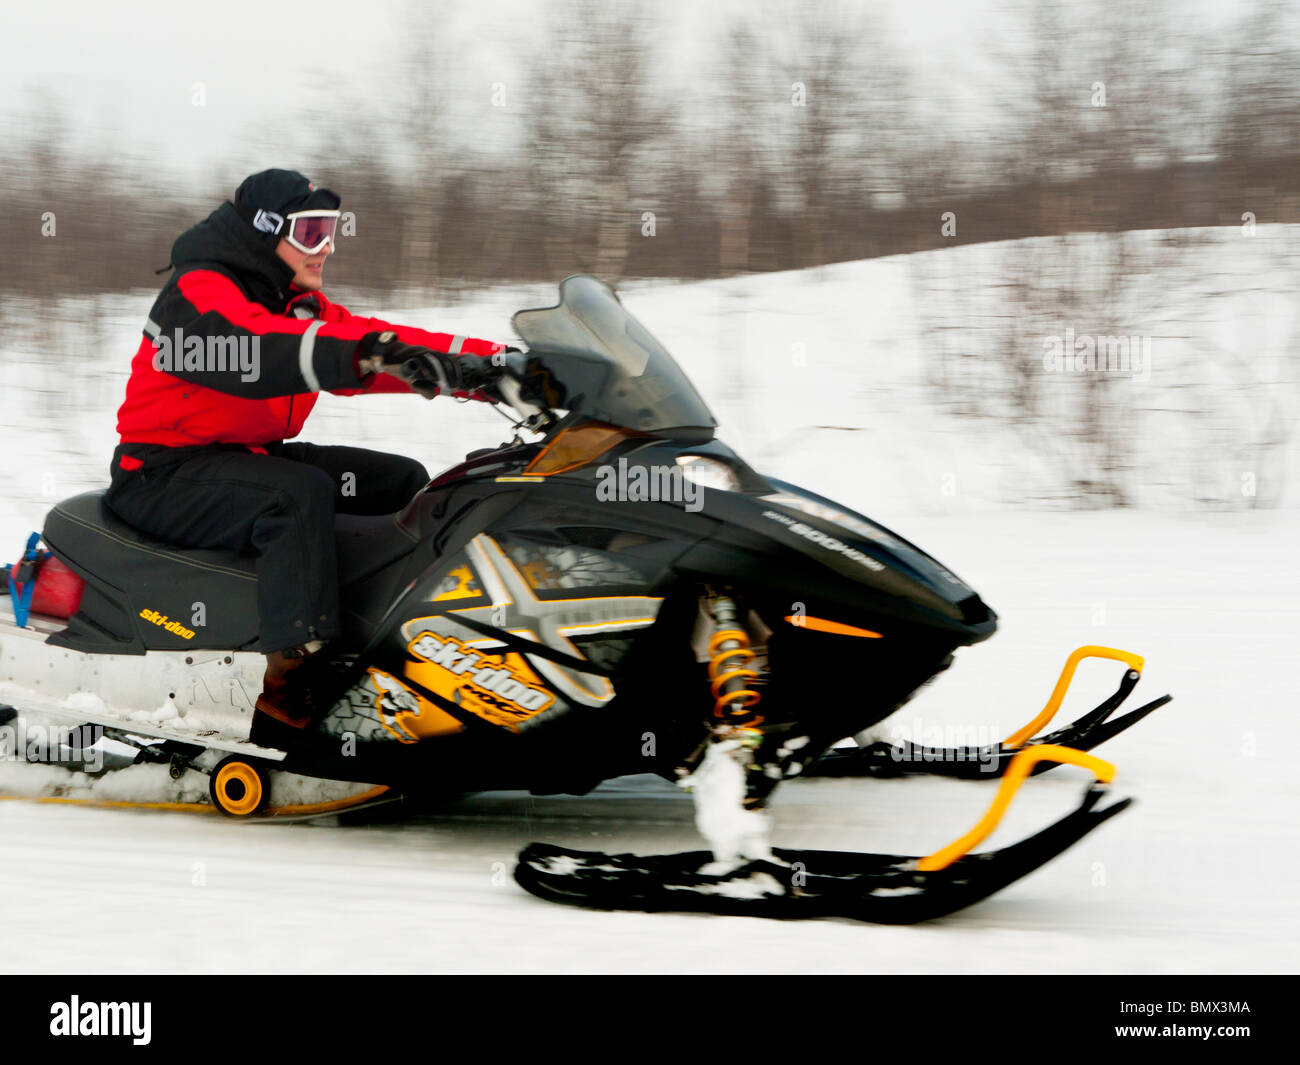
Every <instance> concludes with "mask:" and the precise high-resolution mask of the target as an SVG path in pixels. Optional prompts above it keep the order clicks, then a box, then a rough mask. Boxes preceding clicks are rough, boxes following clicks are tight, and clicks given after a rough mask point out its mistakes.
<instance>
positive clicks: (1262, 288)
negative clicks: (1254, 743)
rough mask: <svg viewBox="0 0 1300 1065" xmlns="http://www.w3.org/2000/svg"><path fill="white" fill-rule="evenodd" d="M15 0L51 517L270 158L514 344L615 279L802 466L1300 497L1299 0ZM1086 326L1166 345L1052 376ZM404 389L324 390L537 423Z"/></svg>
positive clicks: (971, 490) (6, 214)
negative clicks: (321, 190) (161, 319)
mask: <svg viewBox="0 0 1300 1065" xmlns="http://www.w3.org/2000/svg"><path fill="white" fill-rule="evenodd" d="M3 19H4V33H3V34H0V90H2V94H0V137H2V138H3V143H4V151H3V154H2V155H0V248H3V254H0V348H3V349H4V351H5V359H4V366H3V371H2V372H0V381H2V382H3V385H4V389H5V403H4V408H3V410H2V411H0V418H3V419H4V420H5V421H6V422H7V423H8V424H9V425H11V426H12V427H14V428H15V429H17V430H21V431H22V432H35V433H40V432H46V433H47V436H46V437H45V446H44V454H43V456H42V457H41V459H40V460H39V461H36V460H34V459H33V457H32V456H31V455H24V456H23V458H22V460H21V461H19V460H18V459H17V458H16V457H15V455H14V453H13V451H12V450H11V452H10V454H9V455H8V456H7V457H6V458H5V459H4V461H3V483H0V489H3V493H4V495H5V498H6V499H7V500H8V501H9V503H10V505H11V506H12V505H17V501H20V500H24V499H27V500H29V501H30V506H29V507H27V508H26V511H25V515H26V516H25V517H24V521H25V522H27V523H29V524H30V522H31V521H33V520H36V519H37V518H39V511H40V509H41V504H42V502H44V504H45V505H48V501H49V499H50V498H51V497H52V496H61V495H63V494H67V492H70V491H72V490H75V489H77V488H80V487H85V486H93V485H94V484H96V483H102V482H103V480H104V477H105V476H106V470H104V469H101V466H100V465H97V464H103V463H106V462H107V458H108V454H109V451H110V450H111V445H112V443H113V436H114V434H113V431H112V421H113V413H114V411H115V408H116V404H117V402H119V401H120V397H121V390H122V386H123V384H124V381H125V373H126V369H127V365H128V361H129V358H130V354H131V352H132V351H133V350H134V348H135V346H136V344H137V343H138V329H139V326H140V323H141V322H142V321H143V317H144V313H145V311H146V310H147V307H148V303H149V300H150V294H151V293H152V292H154V291H156V287H157V286H158V285H159V284H160V283H161V280H162V278H161V277H157V276H155V271H157V270H158V269H159V268H161V267H164V266H165V265H166V264H167V263H168V261H169V249H170V246H171V242H172V241H173V240H174V239H175V237H176V236H177V235H178V234H179V232H180V231H181V230H182V229H184V228H186V227H187V226H189V225H191V224H193V223H194V222H195V221H197V220H198V219H199V218H201V217H203V216H204V215H206V214H207V213H208V212H209V211H210V210H211V209H212V208H213V207H215V206H216V205H217V204H218V203H219V202H220V201H221V200H223V199H226V198H229V197H230V196H232V195H233V190H234V188H235V186H236V185H237V184H238V182H239V181H240V180H241V179H242V178H243V177H244V176H245V175H246V174H248V173H250V172H252V171H255V170H259V169H262V168H264V167H268V166H285V167H292V168H295V169H300V170H303V171H304V172H306V173H308V174H309V175H310V176H311V177H312V178H313V179H314V180H316V181H318V182H321V183H324V184H327V185H329V186H330V187H332V188H334V189H336V190H338V191H340V192H341V194H342V195H343V199H344V203H343V207H344V209H345V210H347V211H349V212H351V213H352V214H351V222H350V225H349V226H348V227H347V228H346V232H348V233H350V234H351V235H348V236H345V237H344V238H343V239H342V240H341V241H340V248H339V253H338V254H337V255H336V256H335V257H334V258H332V259H331V261H330V264H329V270H328V272H327V290H328V291H329V292H330V293H331V294H332V295H333V296H334V297H335V298H336V299H340V300H342V301H343V302H344V303H346V304H349V305H356V306H358V307H360V308H361V309H365V310H368V311H370V312H372V313H377V312H380V311H384V312H387V313H390V314H392V315H394V316H399V315H405V319H403V318H402V317H398V320H409V321H413V322H416V323H417V324H432V325H438V324H440V323H445V322H448V321H454V322H456V323H458V324H460V325H463V326H465V327H470V326H472V327H473V328H475V329H476V330H477V331H478V333H479V335H487V336H490V337H493V338H496V337H499V336H505V335H508V332H509V327H508V316H509V313H510V312H512V311H513V310H515V309H517V308H518V307H520V306H524V305H536V304H539V303H549V302H552V298H553V292H554V288H553V286H554V284H555V282H557V281H558V280H559V279H561V278H562V277H564V276H566V275H567V274H570V273H574V272H592V273H596V274H597V275H599V276H600V277H602V278H604V279H605V280H607V281H609V282H611V283H613V284H615V285H617V286H619V287H620V291H622V292H623V293H624V295H625V298H626V299H628V300H629V306H630V307H631V308H632V309H633V311H634V313H637V314H639V315H640V316H641V317H642V320H643V321H645V323H646V324H647V325H648V327H649V328H650V329H651V331H652V332H656V333H658V334H660V335H661V338H662V339H664V340H665V341H666V342H669V343H670V347H671V348H672V349H673V350H675V351H676V352H677V353H678V355H679V358H681V360H682V361H683V362H684V364H685V365H686V368H687V371H688V373H690V374H691V375H692V376H693V377H695V378H696V379H697V381H698V382H699V384H700V385H701V388H702V390H703V391H704V393H705V395H706V397H707V398H708V399H709V400H710V401H711V402H712V403H714V405H715V407H716V408H717V410H718V413H719V415H720V417H721V418H722V421H723V422H724V428H725V429H726V430H727V431H728V432H730V434H731V438H732V440H733V441H734V442H735V443H737V444H738V445H741V446H742V447H743V446H748V447H749V448H750V453H749V455H748V457H749V458H750V459H751V461H753V462H755V463H756V464H761V463H762V462H764V461H766V462H767V463H768V465H769V466H771V465H772V464H775V465H776V466H778V467H780V466H781V465H782V464H783V463H787V462H790V463H795V459H796V457H797V458H798V460H799V461H798V463H795V465H794V466H793V467H792V468H787V469H778V470H777V471H776V472H783V473H785V474H786V475H791V474H793V473H799V472H802V471H803V469H804V468H811V469H813V470H814V471H815V470H816V469H817V468H818V467H819V466H820V465H822V463H821V461H820V458H819V456H821V455H822V454H823V453H827V454H830V453H833V454H835V455H838V456H842V455H844V454H845V453H848V454H850V455H857V456H859V457H860V458H863V459H865V457H866V455H867V454H868V453H869V454H870V456H871V458H870V461H869V462H861V463H858V465H859V466H863V467H866V469H865V470H864V471H863V473H862V476H865V477H866V478H867V480H866V483H865V484H864V486H863V491H862V494H863V495H869V496H871V497H873V498H877V499H887V500H891V501H893V502H894V503H903V502H904V501H905V509H913V510H920V511H927V510H934V509H936V508H937V509H951V508H953V507H962V506H977V507H978V506H984V505H991V504H999V505H1004V504H1008V503H1014V504H1020V503H1024V504H1029V505H1033V506H1053V507H1061V506H1064V507H1111V506H1160V507H1175V508H1183V507H1189V508H1205V507H1213V508H1219V509H1222V508H1228V509H1238V508H1255V507H1274V506H1277V505H1279V504H1281V503H1282V502H1283V501H1284V500H1285V498H1286V495H1287V493H1286V470H1287V461H1288V453H1289V452H1290V451H1292V450H1293V445H1294V439H1295V433H1294V429H1295V423H1296V398H1297V397H1296V373H1295V360H1294V355H1293V353H1294V351H1295V349H1296V341H1297V338H1298V337H1300V319H1297V317H1296V314H1295V302H1296V301H1295V297H1294V293H1295V292H1296V288H1297V286H1296V280H1297V276H1298V271H1300V257H1297V252H1296V250H1295V249H1296V235H1297V233H1298V232H1300V230H1297V229H1296V228H1295V227H1296V225H1297V224H1300V167H1298V166H1297V163H1298V162H1300V77H1297V72H1298V71H1300V32H1297V31H1300V7H1298V6H1297V5H1296V4H1294V3H1283V2H1279V0H1242V2H1234V3H1229V4H1225V3H1217V4H1216V3H1209V2H1202V0H1142V2H1127V0H1105V2H1101V0H1084V2H1079V0H1071V2H1068V3H1066V2H1054V0H1047V2H1038V0H979V2H970V3H964V2H957V0H953V2H931V3H925V2H917V0H858V2H840V3H815V4H814V3H799V2H793V0H785V2H767V3H760V4H752V3H741V2H739V0H735V2H729V3H719V4H713V5H701V4H698V3H689V2H669V3H664V4H654V5H650V4H636V3H629V2H626V0H603V2H595V0H552V2H546V3H525V2H513V3H505V2H500V0H497V2H484V0H473V2H469V0H443V2H439V3H433V4H426V3H402V2H397V0H373V2H370V3H367V4H365V5H357V4H355V3H350V2H344V0H321V2H318V3H314V4H313V5H311V8H310V10H309V12H304V13H303V14H301V15H295V16H292V17H289V18H287V19H283V18H281V17H280V16H279V15H276V16H275V17H271V14H270V13H269V12H268V11H267V10H266V9H265V8H264V7H263V6H262V5H258V4H255V3H251V2H244V0H237V2H233V3H228V4H223V5H222V7H221V9H220V11H217V10H213V9H201V8H200V9H190V8H186V9H180V8H177V7H176V5H175V4H174V3H152V2H137V3H133V4H127V5H124V6H122V7H115V8H112V9H109V8H105V7H103V6H101V5H96V4H91V3H70V4H67V5H61V6H60V7H59V8H58V9H57V10H55V9H53V8H42V7H40V6H39V5H25V6H23V7H21V8H17V7H11V8H9V9H7V10H6V12H5V14H4V16H3ZM832 264H841V265H832ZM1067 330H1069V331H1070V332H1069V333H1067ZM1063 337H1068V338H1070V339H1073V338H1074V337H1084V338H1098V342H1099V343H1102V342H1105V341H1107V340H1108V339H1110V338H1120V339H1122V340H1123V341H1124V342H1125V343H1126V344H1128V343H1129V342H1130V340H1131V344H1132V349H1133V351H1134V352H1135V353H1136V352H1138V351H1142V352H1143V353H1144V355H1145V360H1146V361H1145V362H1144V363H1141V364H1134V367H1128V366H1127V365H1126V367H1124V368H1121V371H1120V372H1113V371H1114V366H1112V367H1111V368H1110V370H1106V369H1105V359H1104V357H1103V359H1102V365H1103V369H1102V370H1090V369H1089V368H1088V366H1087V365H1086V364H1085V363H1083V362H1080V363H1079V365H1078V369H1077V370H1073V371H1072V370H1070V369H1067V370H1065V371H1062V370H1060V369H1059V368H1058V369H1057V370H1055V371H1053V370H1052V369H1051V368H1049V367H1046V366H1045V360H1044V355H1045V352H1046V351H1048V350H1049V349H1050V348H1051V345H1052V342H1053V341H1052V338H1063ZM1085 343H1086V341H1085ZM1111 347H1112V349H1113V348H1114V345H1113V344H1112V345H1111ZM327 409H329V408H328V404H327V405H325V407H324V408H323V411H324V410H327ZM390 409H391V410H392V411H397V410H398V408H390ZM375 410H376V408H368V410H367V411H366V412H365V413H358V412H356V411H351V412H348V413H347V414H346V415H344V414H338V415H337V417H338V418H340V419H343V420H342V421H337V422H335V421H329V422H327V423H326V424H327V425H328V427H329V428H330V430H331V431H333V430H334V429H337V430H338V431H339V433H340V434H342V435H353V438H354V439H355V435H354V434H356V433H358V432H361V433H364V434H366V435H368V436H370V437H372V438H373V439H374V440H375V441H376V442H377V443H378V444H381V445H382V444H388V445H389V446H396V447H397V448H398V449H399V450H402V449H405V450H408V451H409V450H412V449H413V448H412V446H411V439H412V437H418V438H419V439H420V440H422V441H423V444H422V445H421V446H423V447H425V448H428V449H432V450H433V451H434V452H435V458H436V459H446V460H448V461H450V460H452V459H454V458H455V457H456V453H457V452H459V451H460V450H464V449H465V448H468V447H472V446H478V445H479V444H481V443H483V442H484V441H483V440H481V439H477V437H476V433H477V432H478V430H477V429H467V426H470V425H474V426H479V425H487V424H491V425H492V426H494V427H497V426H500V427H504V426H503V423H499V422H497V421H496V420H495V419H492V418H491V417H490V416H489V417H488V420H487V421H486V422H484V421H482V420H481V419H480V415H479V413H478V412H476V413H474V414H472V415H470V416H468V418H467V419H466V418H461V419H457V418H456V417H453V416H452V415H451V414H448V413H447V412H445V411H442V410H441V405H440V406H439V408H438V414H439V415H441V416H440V417H438V418H434V417H432V416H424V415H423V412H421V417H420V418H418V419H417V418H416V417H415V416H413V415H412V414H411V412H410V410H409V408H403V409H401V411H400V413H397V414H393V415H392V416H393V417H394V418H397V419H398V421H402V422H406V423H412V422H415V421H419V422H420V423H421V425H420V426H418V427H413V426H411V425H409V424H408V426H407V427H406V429H405V430H404V433H403V434H402V435H393V434H396V432H397V431H396V430H395V429H393V428H392V427H391V425H389V427H388V428H387V429H384V428H383V426H384V425H388V424H389V423H388V417H387V415H386V416H385V417H384V418H377V417H376V416H375ZM325 417H326V418H327V419H328V418H332V417H336V416H335V415H333V414H327V415H325ZM363 420H364V422H365V424H364V425H363V424H362V423H363ZM424 422H436V423H437V427H432V426H425V425H423V423H424ZM381 423H382V424H381ZM448 423H451V424H452V429H451V430H448V429H447V425H448ZM316 424H317V423H315V422H314V423H313V425H314V426H315V425H316ZM50 428H55V429H57V430H58V433H57V436H56V437H55V438H51V436H50V435H48V430H49V429H50ZM385 431H386V432H388V433H389V434H390V435H389V436H384V435H383V434H384V432H385ZM483 431H484V432H487V430H486V429H485V430H483ZM918 434H920V435H919V436H918ZM316 435H317V437H319V436H320V433H319V432H317V434H316ZM489 435H490V434H489ZM470 437H474V439H469V438H470ZM403 441H405V442H406V443H407V446H406V447H405V448H402V447H401V446H400V445H401V444H402V443H403ZM488 442H491V441H488ZM60 449H62V450H63V451H64V452H65V454H64V457H63V459H59V458H58V457H57V453H58V452H59V451H60ZM803 479H804V480H805V481H809V480H810V479H811V480H812V481H813V482H814V486H816V484H815V482H816V480H817V477H816V473H815V472H814V473H813V474H812V475H811V478H810V476H809V475H808V474H807V473H805V475H804V477H803ZM821 487H826V485H821ZM841 494H843V493H842V492H841Z"/></svg>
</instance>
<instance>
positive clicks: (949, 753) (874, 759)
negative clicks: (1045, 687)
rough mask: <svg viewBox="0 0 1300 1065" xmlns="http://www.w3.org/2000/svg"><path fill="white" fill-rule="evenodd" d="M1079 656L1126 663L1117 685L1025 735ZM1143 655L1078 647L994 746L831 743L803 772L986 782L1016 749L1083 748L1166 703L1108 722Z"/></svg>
mask: <svg viewBox="0 0 1300 1065" xmlns="http://www.w3.org/2000/svg"><path fill="white" fill-rule="evenodd" d="M1085 658H1110V659H1114V660H1116V661H1121V662H1124V663H1126V664H1127V665H1128V666H1129V669H1128V670H1126V671H1125V673H1124V676H1123V677H1122V678H1121V679H1120V682H1119V687H1118V688H1117V689H1116V690H1115V693H1114V694H1113V695H1111V696H1110V697H1109V698H1108V699H1106V700H1104V701H1103V702H1101V703H1099V704H1098V705H1097V706H1096V707H1095V708H1094V709H1092V710H1089V711H1088V712H1087V713H1086V714H1084V715H1083V716H1082V717H1079V718H1078V719H1076V720H1075V721H1073V722H1071V723H1070V724H1068V725H1066V726H1065V727H1064V728H1060V729H1057V730H1056V731H1055V732H1051V733H1048V734H1046V735H1044V736H1037V737H1034V738H1033V739H1030V737H1031V736H1033V735H1034V733H1035V732H1037V731H1038V730H1039V729H1040V728H1042V727H1043V726H1044V725H1045V724H1047V722H1048V721H1050V720H1051V719H1052V717H1053V716H1054V715H1055V713H1056V711H1057V710H1058V709H1059V708H1060V705H1061V702H1062V701H1063V700H1064V698H1065V693H1066V691H1067V690H1068V688H1069V686H1070V681H1071V679H1072V678H1073V676H1074V671H1075V668H1076V667H1077V666H1078V664H1079V662H1081V661H1082V660H1083V659H1085ZM1142 665H1143V659H1142V658H1141V657H1140V656H1139V655H1135V654H1131V653H1130V652H1128V651H1119V650H1116V649H1114V648H1111V647H1097V646H1089V647H1080V648H1079V649H1078V650H1076V651H1075V652H1073V653H1072V654H1071V655H1070V657H1069V658H1068V659H1067V660H1066V663H1065V668H1064V669H1063V670H1062V671H1061V676H1060V679H1059V680H1058V681H1057V683H1056V688H1055V689H1054V690H1053V692H1052V697H1051V698H1050V699H1049V700H1048V702H1047V705H1046V706H1045V707H1044V708H1043V710H1042V712H1040V713H1039V715H1038V716H1037V717H1035V718H1034V720H1033V721H1031V722H1029V724H1027V725H1026V726H1025V727H1024V728H1022V729H1019V730H1018V731H1017V732H1016V733H1014V734H1013V735H1012V736H1010V737H1008V738H1007V739H1006V740H1004V741H1003V742H1002V743H1000V744H996V745H990V746H985V747H927V746H924V745H922V744H919V743H912V742H910V741H904V742H903V743H901V744H893V743H889V742H887V741H884V740H880V741H878V742H876V743H872V744H868V745H867V746H865V747H836V748H833V749H832V750H830V751H828V752H827V753H826V754H824V755H823V756H822V758H821V760H820V761H818V762H817V763H815V764H814V765H812V766H810V767H809V768H808V769H807V770H805V772H804V776H811V777H901V776H909V775H914V774H926V775H930V776H945V777H957V778H960V779H963V780H988V779H990V778H992V777H1000V776H1002V775H1003V774H1005V773H1006V771H1007V767H1008V766H1009V765H1010V764H1011V760H1012V759H1013V758H1015V756H1016V755H1017V754H1018V753H1019V752H1020V751H1022V750H1026V749H1027V748H1032V747H1036V746H1041V745H1044V744H1049V745H1055V746H1060V747H1073V748H1074V749H1076V750H1080V751H1089V750H1092V748H1094V747H1096V746H1098V745H1100V744H1102V743H1105V742H1106V741H1107V740H1108V739H1111V738H1112V737H1113V736H1117V735H1119V734H1120V733H1121V732H1123V731H1124V730H1125V729H1127V728H1130V727H1132V726H1133V725H1136V724H1137V723H1138V722H1139V721H1141V720H1142V719H1143V718H1144V717H1146V716H1147V715H1148V714H1150V713H1151V712H1152V711H1154V710H1158V709H1159V708H1160V707H1162V706H1164V705H1165V704H1166V703H1168V702H1170V701H1172V699H1173V696H1170V695H1162V696H1160V698H1159V699H1153V700H1152V701H1151V702H1149V703H1147V704H1146V705H1145V706H1140V707H1138V708H1137V709H1136V710H1131V711H1129V712H1128V713H1127V714H1124V715H1123V716H1121V717H1117V718H1114V719H1113V720H1110V715H1111V714H1112V713H1113V712H1114V711H1115V710H1116V709H1117V708H1118V707H1119V706H1120V704H1121V703H1123V702H1124V700H1125V699H1127V698H1128V697H1129V694H1130V693H1131V692H1132V691H1133V689H1134V687H1136V686H1137V682H1138V681H1139V680H1141V678H1142ZM1052 765H1053V763H1051V762H1047V761H1043V762H1039V763H1038V764H1037V766H1036V767H1035V769H1034V772H1035V773H1043V772H1046V771H1047V770H1049V769H1051V768H1052Z"/></svg>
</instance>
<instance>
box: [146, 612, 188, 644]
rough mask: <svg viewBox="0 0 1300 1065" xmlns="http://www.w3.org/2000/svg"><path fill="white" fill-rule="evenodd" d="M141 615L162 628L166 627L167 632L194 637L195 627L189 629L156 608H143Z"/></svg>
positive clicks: (186, 637)
mask: <svg viewBox="0 0 1300 1065" xmlns="http://www.w3.org/2000/svg"><path fill="white" fill-rule="evenodd" d="M140 616H141V617H142V618H144V619H145V621H151V622H153V623H154V624H155V625H157V626H158V627H159V628H160V629H165V630H166V631H167V632H173V633H175V634H176V635H177V636H180V637H181V638H182V639H186V640H192V639H194V630H193V629H187V628H186V627H185V626H184V625H182V624H181V623H180V622H179V621H172V620H171V618H169V617H168V616H167V615H166V614H160V613H158V611H156V610H141V611H140Z"/></svg>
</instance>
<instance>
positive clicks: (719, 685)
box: [708, 629, 763, 726]
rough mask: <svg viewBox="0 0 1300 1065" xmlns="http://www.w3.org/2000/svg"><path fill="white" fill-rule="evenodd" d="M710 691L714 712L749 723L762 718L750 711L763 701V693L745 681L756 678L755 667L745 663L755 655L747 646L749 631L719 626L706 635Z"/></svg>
mask: <svg viewBox="0 0 1300 1065" xmlns="http://www.w3.org/2000/svg"><path fill="white" fill-rule="evenodd" d="M708 653H709V681H710V684H709V691H710V692H711V693H712V694H713V699H714V702H713V716H714V717H717V718H721V719H722V720H723V721H734V722H736V723H740V722H741V721H742V720H743V722H744V724H746V725H749V726H755V725H761V724H762V723H763V718H762V717H758V716H751V715H750V714H749V711H750V710H752V709H753V708H754V707H755V706H757V705H758V704H759V703H760V702H762V701H763V696H762V695H761V694H760V693H759V692H756V691H754V690H753V689H752V688H746V687H744V684H745V682H746V681H750V680H755V679H757V678H758V671H757V670H753V669H750V668H749V667H748V666H747V665H745V663H747V662H751V661H753V659H754V657H755V656H754V652H753V651H751V650H750V649H749V634H748V633H747V632H745V630H744V629H719V630H718V631H717V632H715V633H714V634H713V635H712V636H710V637H709V647H708Z"/></svg>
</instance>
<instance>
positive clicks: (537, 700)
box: [409, 632, 554, 712]
mask: <svg viewBox="0 0 1300 1065" xmlns="http://www.w3.org/2000/svg"><path fill="white" fill-rule="evenodd" d="M409 646H410V651H411V654H413V655H415V656H416V657H417V658H421V659H423V660H424V661H426V662H432V663H433V664H434V665H435V666H441V667H442V668H443V669H445V670H446V671H447V672H448V673H452V674H454V675H455V676H458V677H464V678H465V679H466V680H467V681H471V682H473V684H475V685H476V686H477V687H479V688H481V689H483V691H485V692H490V693H491V694H492V695H495V696H496V697H497V698H496V699H492V700H490V701H491V702H493V703H499V701H500V700H502V699H504V700H505V701H506V702H508V703H514V704H515V705H516V706H519V707H522V708H523V709H524V710H528V711H530V712H536V711H538V710H541V709H544V708H545V707H546V706H549V705H550V703H551V701H552V699H553V698H554V697H553V696H552V695H551V693H550V692H548V691H545V690H543V689H541V688H534V687H531V686H529V685H527V684H524V683H522V682H521V681H520V680H519V679H518V677H517V676H516V675H515V673H514V671H513V670H511V669H509V668H507V667H505V666H503V665H502V663H501V660H500V659H499V658H496V657H494V656H492V655H485V654H484V653H483V652H481V651H476V650H474V649H473V648H472V647H467V646H466V645H465V644H463V643H461V642H460V641H459V640H457V639H456V638H455V637H452V636H435V635H434V634H433V633H431V632H425V633H422V634H421V635H420V636H418V637H417V638H416V639H414V640H412V641H411V643H410V645H409Z"/></svg>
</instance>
